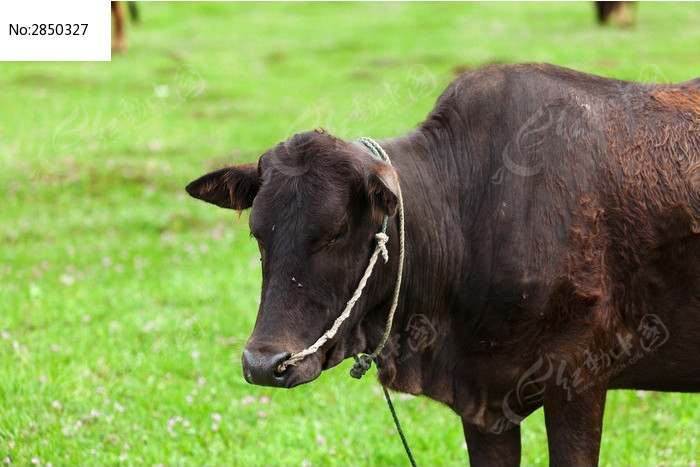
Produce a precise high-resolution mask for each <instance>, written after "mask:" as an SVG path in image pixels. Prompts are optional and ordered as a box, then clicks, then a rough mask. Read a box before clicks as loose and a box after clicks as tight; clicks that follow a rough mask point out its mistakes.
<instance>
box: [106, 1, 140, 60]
mask: <svg viewBox="0 0 700 467" xmlns="http://www.w3.org/2000/svg"><path fill="white" fill-rule="evenodd" d="M123 3H126V4H127V7H128V9H129V16H131V20H132V21H133V22H134V23H138V22H139V13H138V7H137V6H136V2H110V8H111V10H112V23H113V31H112V52H118V53H124V52H126V49H127V42H126V19H125V18H124V12H123V11H122V4H123Z"/></svg>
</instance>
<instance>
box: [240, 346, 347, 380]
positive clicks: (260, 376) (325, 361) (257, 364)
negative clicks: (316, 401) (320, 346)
mask: <svg viewBox="0 0 700 467" xmlns="http://www.w3.org/2000/svg"><path fill="white" fill-rule="evenodd" d="M345 350H346V349H345V346H344V345H342V344H341V343H340V342H336V343H334V344H333V345H332V346H331V347H329V348H328V350H327V351H326V352H324V353H320V352H319V353H317V354H316V355H314V356H310V357H309V358H306V359H304V360H302V361H300V362H298V363H296V364H293V365H290V366H288V367H287V368H285V369H284V371H279V365H280V363H282V362H283V361H284V360H286V359H288V358H289V355H290V354H289V353H288V352H283V353H277V354H274V355H270V354H267V353H263V352H259V351H257V352H256V351H255V350H250V349H245V350H244V351H243V358H242V361H243V376H244V377H245V380H246V381H247V382H248V383H250V384H255V385H259V386H271V387H277V388H288V389H289V388H293V387H296V386H300V385H302V384H304V383H310V382H311V381H313V380H315V379H316V378H318V377H319V376H320V375H321V372H322V371H325V370H328V369H330V368H333V367H334V366H336V365H338V364H339V363H340V362H342V361H343V360H344V359H345V358H346V353H345Z"/></svg>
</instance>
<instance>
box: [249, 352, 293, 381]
mask: <svg viewBox="0 0 700 467" xmlns="http://www.w3.org/2000/svg"><path fill="white" fill-rule="evenodd" d="M290 355H291V354H290V353H289V352H283V353H278V354H274V355H269V354H264V353H261V352H258V351H256V350H248V349H243V358H242V360H243V376H244V377H245V380H246V381H248V382H249V383H250V384H257V385H259V386H273V387H278V388H279V387H285V386H286V385H287V381H288V380H289V373H290V371H289V369H288V370H287V371H285V372H283V373H278V372H277V367H278V366H279V365H280V363H282V362H283V361H285V360H286V359H288V358H289V356H290Z"/></svg>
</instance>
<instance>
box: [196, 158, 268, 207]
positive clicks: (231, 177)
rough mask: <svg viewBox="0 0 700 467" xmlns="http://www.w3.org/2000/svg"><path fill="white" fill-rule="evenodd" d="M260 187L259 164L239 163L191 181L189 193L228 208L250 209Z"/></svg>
mask: <svg viewBox="0 0 700 467" xmlns="http://www.w3.org/2000/svg"><path fill="white" fill-rule="evenodd" d="M259 188H260V176H259V175H258V164H257V163H254V162H253V163H250V164H239V165H234V166H233V167H227V168H225V169H220V170H217V171H215V172H211V173H208V174H206V175H203V176H201V177H199V178H198V179H197V180H195V181H193V182H191V183H190V184H189V185H187V187H186V188H185V189H186V190H187V193H189V194H190V195H191V196H193V197H194V198H197V199H201V200H202V201H206V202H207V203H212V204H216V205H217V206H220V207H222V208H226V209H238V210H241V209H248V208H249V207H250V206H252V204H253V199H254V198H255V195H256V194H258V189H259Z"/></svg>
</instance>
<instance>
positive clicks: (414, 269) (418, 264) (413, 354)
mask: <svg viewBox="0 0 700 467" xmlns="http://www.w3.org/2000/svg"><path fill="white" fill-rule="evenodd" d="M380 144H382V146H383V147H384V149H385V150H386V151H387V153H389V155H390V157H391V158H392V162H393V164H394V166H395V168H396V170H397V172H398V174H399V179H400V181H401V187H402V191H403V197H404V201H405V213H406V214H405V215H406V252H407V253H406V264H405V270H404V281H403V285H402V288H401V298H400V301H399V308H398V309H397V313H396V317H395V321H394V325H393V328H392V329H393V331H392V335H391V339H390V343H389V344H388V345H387V347H386V348H385V350H384V351H383V352H382V354H381V355H380V358H379V367H380V372H379V378H380V380H381V381H382V383H383V384H385V385H388V386H390V387H392V388H394V389H397V390H400V391H403V392H409V393H413V394H426V395H428V396H431V397H433V398H435V399H437V400H441V401H443V402H446V403H451V402H452V399H454V395H453V394H452V393H451V391H452V377H453V371H452V370H453V369H452V365H454V363H453V362H452V361H450V360H451V359H450V355H451V354H452V355H454V350H455V349H456V347H458V346H459V343H460V341H463V338H464V336H462V335H461V334H458V333H463V332H464V329H457V328H456V327H455V326H454V321H453V319H454V317H453V316H452V311H453V310H454V309H455V307H456V306H459V303H458V295H459V294H460V293H462V291H460V290H459V289H460V287H461V284H463V277H462V275H463V273H464V271H465V270H466V269H467V264H465V262H467V261H468V245H467V244H466V241H465V238H464V232H465V231H469V229H470V227H469V222H470V221H469V219H465V218H464V217H465V214H464V213H465V212H467V211H465V208H466V207H467V206H466V205H465V204H464V203H465V202H466V203H468V202H469V200H466V199H465V195H464V193H463V190H464V187H465V186H468V184H469V183H470V180H467V179H466V178H467V177H469V174H468V172H469V171H468V170H466V168H465V167H462V166H460V163H464V160H465V157H464V153H463V152H460V151H461V150H463V142H461V141H450V140H449V138H446V137H444V135H439V134H437V135H436V134H434V133H431V132H429V131H425V130H420V131H416V132H413V133H411V134H409V135H407V136H404V137H401V138H396V139H392V140H385V141H382V142H381V143H380ZM460 148H462V149H460ZM470 192H472V193H474V191H472V190H470ZM394 222H396V219H395V218H394ZM394 231H395V226H394ZM396 243H397V242H394V243H393V248H394V249H395V248H396ZM393 257H394V258H396V257H397V255H396V254H394V255H393ZM394 266H395V265H394ZM385 280H388V281H391V283H392V284H393V280H394V279H393V274H387V275H386V277H385ZM388 289H390V288H388ZM387 308H388V303H385V304H382V306H381V307H379V308H377V312H376V313H373V314H374V315H375V316H374V319H370V320H368V321H369V323H374V324H373V325H372V326H373V329H372V331H371V332H370V333H369V334H370V335H374V334H376V333H377V332H380V331H381V330H382V329H383V328H382V326H383V325H384V323H385V319H386V316H385V315H386V309H387ZM369 340H373V339H371V338H370V339H369Z"/></svg>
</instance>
